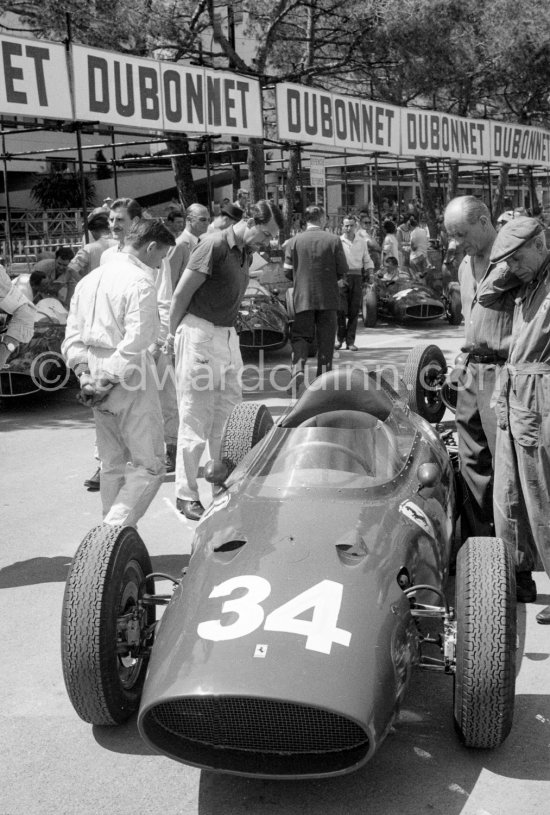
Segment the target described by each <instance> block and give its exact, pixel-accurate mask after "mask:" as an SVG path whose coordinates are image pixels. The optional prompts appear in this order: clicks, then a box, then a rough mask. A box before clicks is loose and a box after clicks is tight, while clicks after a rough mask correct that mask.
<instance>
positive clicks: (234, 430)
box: [220, 402, 273, 472]
mask: <svg viewBox="0 0 550 815" xmlns="http://www.w3.org/2000/svg"><path fill="white" fill-rule="evenodd" d="M272 427H273V418H272V416H271V413H270V412H269V410H268V409H267V407H266V406H265V405H264V404H262V403H261V402H241V403H240V404H238V405H235V407H234V408H233V410H232V411H231V413H230V415H229V418H228V419H227V421H226V423H225V427H224V429H223V435H222V441H221V450H220V458H221V459H223V460H224V461H225V462H226V463H227V464H228V466H229V469H230V472H231V471H233V470H234V469H235V467H236V466H237V464H239V463H240V462H241V461H242V460H243V458H244V457H245V456H246V454H247V453H249V452H250V451H251V450H252V448H253V447H254V446H255V445H256V444H258V442H259V441H261V440H262V439H263V438H264V436H266V435H267V434H268V433H269V431H270V430H271V428H272Z"/></svg>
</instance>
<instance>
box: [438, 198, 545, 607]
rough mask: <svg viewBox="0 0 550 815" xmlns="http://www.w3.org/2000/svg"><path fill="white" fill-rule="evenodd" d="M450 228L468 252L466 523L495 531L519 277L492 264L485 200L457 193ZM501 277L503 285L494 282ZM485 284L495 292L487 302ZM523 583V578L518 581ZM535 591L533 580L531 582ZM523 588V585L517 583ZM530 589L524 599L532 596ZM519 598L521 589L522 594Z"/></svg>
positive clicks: (473, 530) (460, 413) (460, 406)
mask: <svg viewBox="0 0 550 815" xmlns="http://www.w3.org/2000/svg"><path fill="white" fill-rule="evenodd" d="M445 228H446V230H447V232H448V234H449V238H450V239H452V240H454V241H455V242H456V244H457V248H458V249H459V250H462V251H463V252H464V253H465V256H464V259H463V260H462V262H461V264H460V267H459V270H458V279H459V283H460V295H461V300H462V310H463V314H464V322H465V338H464V344H463V345H462V349H461V350H462V351H463V352H464V354H465V358H464V362H463V366H464V367H463V370H462V371H461V376H460V382H459V387H458V388H457V406H456V425H457V431H458V449H459V454H460V471H461V474H462V477H463V480H464V483H465V484H466V487H467V490H466V492H467V495H466V506H465V510H466V512H465V513H464V516H465V517H464V516H463V517H464V521H467V522H468V523H467V524H466V523H464V526H468V527H469V528H467V529H463V533H464V535H465V536H467V535H468V534H472V535H480V536H492V535H494V521H493V478H494V475H493V458H494V455H495V445H496V416H495V412H494V410H493V408H492V406H491V397H492V395H493V391H494V387H495V382H496V379H497V376H498V375H499V373H500V371H501V369H502V366H503V365H504V364H505V362H506V359H507V357H508V350H509V347H510V336H511V332H512V314H513V310H514V294H513V292H514V290H515V289H517V287H518V286H519V280H518V279H517V278H516V277H514V276H513V275H512V274H511V273H510V271H509V269H508V267H507V265H506V264H499V266H498V267H497V268H492V267H491V266H490V256H491V247H492V246H493V242H494V240H495V238H496V234H497V233H496V231H495V229H494V227H493V225H492V222H491V215H490V212H489V210H488V208H487V207H486V206H485V204H484V203H483V202H482V201H480V200H479V199H478V198H475V197H474V196H473V195H462V196H459V197H457V198H454V199H453V200H452V201H451V202H450V203H449V204H448V205H447V207H446V209H445ZM495 279H496V281H497V284H498V291H497V293H495V290H494V288H493V283H494V281H495ZM483 287H485V288H487V290H488V291H489V292H491V293H492V295H491V296H492V300H491V302H490V303H487V304H485V305H483V304H482V303H481V302H480V299H479V293H480V291H482V289H483ZM518 586H519V584H518ZM526 590H527V592H529V591H530V592H531V594H532V586H530V585H528V586H527V589H526ZM518 591H520V589H519V588H518ZM529 596H530V595H529V594H528V593H527V594H526V595H525V598H524V599H527V600H528V599H529ZM518 599H519V594H518Z"/></svg>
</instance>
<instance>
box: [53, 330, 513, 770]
mask: <svg viewBox="0 0 550 815" xmlns="http://www.w3.org/2000/svg"><path fill="white" fill-rule="evenodd" d="M432 348H433V346H432ZM413 362H414V366H415V367H416V368H418V366H419V364H420V362H423V363H427V362H428V363H429V364H430V365H431V370H432V372H433V370H434V369H435V368H437V365H436V362H437V360H435V362H434V360H432V359H431V358H430V355H429V354H428V353H427V349H423V351H422V353H417V354H416V355H415V356H414V360H413ZM430 376H432V374H430ZM422 387H423V388H424V389H427V390H429V389H430V386H429V384H426V383H424V384H423V385H422ZM400 390H401V391H402V392H403V394H404V393H405V392H406V391H407V389H406V388H404V389H401V386H400ZM419 393H421V390H417V391H415V394H416V397H418V395H419ZM416 397H415V398H416ZM205 475H206V477H207V479H208V480H209V481H210V482H211V483H213V484H214V485H215V486H216V487H217V493H216V496H215V498H214V500H213V502H212V504H211V505H210V506H209V507H208V509H207V511H206V512H205V514H204V516H203V518H202V519H201V521H200V522H199V523H198V524H197V529H196V534H195V536H194V540H193V546H192V554H191V558H190V562H189V565H188V567H187V568H186V569H185V570H184V571H183V573H182V574H180V575H176V576H174V577H173V578H172V580H173V584H174V591H173V593H172V594H170V595H167V596H166V595H158V594H156V593H155V577H159V578H160V579H165V578H166V575H155V574H154V573H153V570H152V567H151V560H150V557H149V555H148V552H147V549H146V546H145V544H144V543H143V541H142V540H141V538H140V536H139V534H138V533H137V531H136V530H135V529H133V528H129V527H128V528H120V527H112V526H106V525H100V526H98V527H95V528H94V529H92V530H91V532H90V533H89V534H88V535H87V536H86V538H85V539H84V541H83V542H82V544H81V545H80V547H79V549H78V551H77V553H76V555H75V558H74V560H73V562H72V565H71V568H70V572H69V576H68V579H67V584H66V590H65V597H64V603H63V621H62V657H63V672H64V677H65V683H66V687H67V690H68V693H69V697H70V699H71V701H72V704H73V705H74V708H75V710H76V711H77V713H78V714H79V715H80V716H81V717H82V718H83V719H84V720H85V721H87V722H90V723H92V724H95V725H113V724H117V723H120V722H123V721H124V720H126V719H127V718H128V717H129V716H131V715H132V714H133V713H134V712H136V711H137V713H138V726H139V730H140V733H141V735H142V737H143V738H144V740H145V741H146V743H147V744H149V745H150V746H152V747H153V748H154V749H155V750H156V751H158V752H160V753H162V754H164V755H166V756H168V757H170V758H173V759H175V760H177V761H181V762H184V763H186V764H191V765H194V766H196V767H202V768H207V769H209V770H213V771H219V772H224V773H235V774H240V775H249V776H262V777H271V778H300V777H306V778H311V777H321V776H332V775H338V774H342V773H347V772H350V771H352V770H355V769H357V768H359V767H361V766H362V765H363V764H365V762H367V761H368V760H369V759H370V758H371V757H372V756H373V755H374V754H375V752H376V751H377V749H378V748H379V747H380V745H381V744H382V742H383V741H384V738H385V736H386V735H387V733H388V731H389V730H390V728H391V726H392V723H393V722H394V720H395V718H396V716H397V714H398V712H399V708H400V704H401V702H402V700H403V697H404V695H405V693H406V690H407V686H408V684H409V679H410V677H411V672H412V671H413V669H414V668H415V667H417V666H419V667H421V668H425V669H428V670H430V671H434V670H437V671H441V672H443V673H445V674H447V675H448V676H449V679H450V681H452V682H453V683H454V710H453V715H454V720H455V723H456V728H457V730H458V734H459V736H460V738H461V739H462V740H463V742H464V743H465V744H466V745H467V746H469V747H473V748H493V747H498V746H499V745H500V744H501V743H502V742H503V741H504V739H505V738H506V736H507V734H508V732H509V730H510V728H511V725H512V717H513V707H514V688H515V659H516V617H515V582H514V581H515V576H514V566H513V562H512V558H511V556H510V554H509V552H508V550H507V548H506V547H505V546H504V545H503V543H502V541H500V540H498V539H494V538H470V539H468V540H467V541H466V542H465V543H464V544H463V546H462V547H461V548H460V550H459V552H458V558H457V563H456V607H453V605H454V601H453V598H452V597H448V596H447V593H446V584H447V577H448V573H449V567H450V563H451V556H452V551H453V547H454V535H455V521H456V517H457V506H456V478H457V474H456V472H455V470H454V468H453V463H452V460H451V458H450V456H449V453H448V451H447V449H446V446H445V444H444V443H443V442H442V440H441V438H440V436H439V435H438V433H437V432H436V431H435V430H434V428H433V426H432V425H431V424H429V423H428V422H426V421H425V420H424V419H423V418H421V417H420V416H419V415H418V414H417V413H415V412H414V411H412V410H411V409H410V407H409V406H408V404H407V402H406V401H405V400H404V398H402V397H401V396H400V395H399V393H398V392H397V391H396V390H394V388H393V387H391V386H390V385H389V384H388V383H387V382H386V380H385V379H384V378H382V377H380V376H378V375H375V374H373V373H365V371H363V370H362V369H359V368H341V369H339V370H337V371H333V372H330V373H326V374H324V375H323V376H321V377H319V378H317V379H316V380H315V381H314V382H313V383H312V384H311V385H310V386H309V387H308V388H307V389H306V390H305V392H304V393H303V395H302V396H301V397H300V399H299V400H298V401H297V402H296V403H295V404H292V405H290V406H289V409H288V410H287V411H286V413H285V414H284V416H283V417H282V418H280V419H279V420H278V421H277V422H276V423H274V422H273V419H272V417H271V415H270V413H269V411H268V409H267V408H266V406H265V405H262V404H261V403H255V402H244V403H242V404H240V405H238V406H237V407H236V408H235V410H234V411H233V413H232V414H231V416H230V418H229V420H228V422H227V424H226V427H225V431H224V437H223V441H222V452H221V459H220V460H219V461H216V462H210V463H209V464H208V465H207V466H206V470H205ZM160 604H164V605H166V608H165V610H164V613H163V615H162V618H161V620H160V623H157V622H156V621H155V606H157V605H160ZM434 625H435V626H436V631H435V633H434V631H433V628H434ZM428 677H429V674H428ZM442 715H444V714H442Z"/></svg>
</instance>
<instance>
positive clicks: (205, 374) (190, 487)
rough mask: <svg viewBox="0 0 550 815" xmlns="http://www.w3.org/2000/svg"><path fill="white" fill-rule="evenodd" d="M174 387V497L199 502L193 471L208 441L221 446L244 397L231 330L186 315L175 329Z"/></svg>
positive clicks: (215, 449) (212, 449)
mask: <svg viewBox="0 0 550 815" xmlns="http://www.w3.org/2000/svg"><path fill="white" fill-rule="evenodd" d="M174 348H175V352H176V362H175V367H176V390H177V395H178V409H179V430H178V449H177V458H176V498H180V499H182V500H184V501H198V500H199V489H198V484H197V473H198V469H199V464H200V460H201V457H202V454H203V453H204V451H205V448H206V444H207V443H208V452H209V455H210V458H216V457H217V456H218V454H219V450H220V442H221V437H222V431H223V427H224V424H225V422H226V420H227V417H228V416H229V414H230V413H231V411H232V410H233V408H234V406H235V405H236V404H238V403H239V402H240V401H241V399H242V382H241V374H242V366H243V361H242V357H241V351H240V347H239V337H238V335H237V332H236V331H235V329H234V328H228V327H222V326H215V325H214V324H213V323H210V322H208V321H207V320H203V319H202V318H200V317H195V316H194V315H192V314H186V315H185V317H184V318H183V320H182V322H181V323H180V325H179V327H178V330H177V332H176V338H175V343H174Z"/></svg>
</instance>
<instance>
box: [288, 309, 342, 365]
mask: <svg viewBox="0 0 550 815" xmlns="http://www.w3.org/2000/svg"><path fill="white" fill-rule="evenodd" d="M335 331H336V312H335V311H328V310H323V311H299V312H298V313H297V314H296V315H295V317H294V322H293V323H292V330H291V333H290V342H291V345H292V371H293V373H295V372H296V371H303V370H304V368H305V365H306V362H307V358H308V351H309V346H310V344H311V343H312V342H314V340H317V376H319V374H322V373H323V372H324V371H331V370H332V354H333V352H334V333H335Z"/></svg>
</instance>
